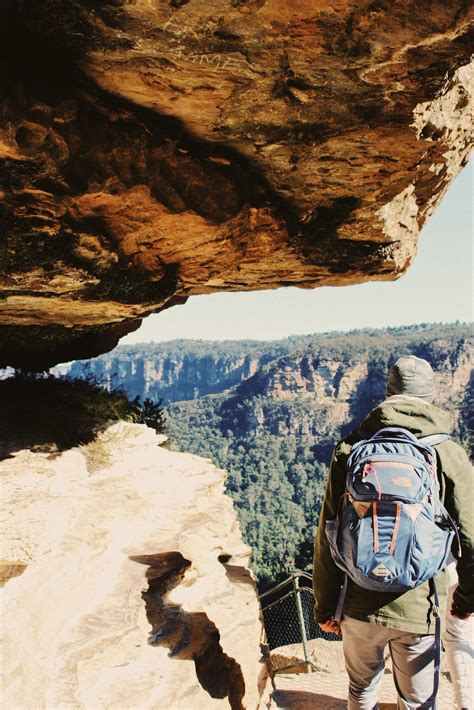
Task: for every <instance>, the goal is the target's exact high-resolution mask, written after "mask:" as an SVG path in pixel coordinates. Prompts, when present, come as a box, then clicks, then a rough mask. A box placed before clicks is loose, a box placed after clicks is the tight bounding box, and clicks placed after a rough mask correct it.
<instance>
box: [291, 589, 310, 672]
mask: <svg viewBox="0 0 474 710" xmlns="http://www.w3.org/2000/svg"><path fill="white" fill-rule="evenodd" d="M293 589H294V592H295V600H296V612H297V614H298V623H299V627H300V632H301V641H302V642H303V653H304V661H305V665H306V673H311V662H310V660H309V653H308V639H307V638H306V627H305V625H304V616H303V607H302V606H301V596H300V595H301V588H300V582H299V579H298V576H297V575H293Z"/></svg>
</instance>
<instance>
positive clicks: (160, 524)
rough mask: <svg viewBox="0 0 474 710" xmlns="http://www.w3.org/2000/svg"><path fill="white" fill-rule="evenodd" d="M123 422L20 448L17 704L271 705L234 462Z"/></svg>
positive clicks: (14, 490)
mask: <svg viewBox="0 0 474 710" xmlns="http://www.w3.org/2000/svg"><path fill="white" fill-rule="evenodd" d="M159 441H160V440H159V439H157V437H156V436H155V434H154V433H153V432H152V431H151V430H150V429H147V428H146V427H143V426H138V425H130V424H120V425H114V426H113V427H111V428H109V429H108V430H107V431H106V432H104V433H103V434H102V435H101V436H100V437H99V439H98V440H97V441H95V442H92V443H91V444H89V445H88V446H86V447H82V448H76V449H71V450H69V451H65V452H63V453H62V454H60V455H57V456H52V455H49V454H46V453H40V452H33V451H30V450H20V451H16V452H15V451H14V446H12V445H11V442H10V446H9V450H10V452H11V454H12V455H11V456H10V458H4V459H3V460H2V461H1V463H0V475H1V477H2V491H3V497H4V504H5V505H4V510H5V511H6V512H5V513H4V516H3V520H2V526H3V539H4V543H3V547H2V553H1V577H2V583H3V585H4V586H3V589H2V590H1V593H2V596H3V598H2V602H1V609H2V614H3V619H2V634H3V637H4V649H3V653H2V665H3V673H4V679H3V686H2V687H3V695H2V701H3V703H4V705H5V707H8V708H21V709H22V710H36V709H37V708H46V707H47V708H55V709H59V708H66V707H67V708H78V709H79V708H84V709H87V710H89V709H90V708H94V710H99V709H100V708H104V709H105V708H116V709H119V708H120V710H125V709H126V708H130V709H131V708H138V707H140V708H150V709H153V710H168V709H170V708H173V710H191V708H192V709H193V710H200V709H201V710H211V709H212V708H232V710H240V709H241V708H248V709H249V710H250V709H252V710H254V709H257V708H265V707H267V706H268V703H269V693H270V687H269V680H268V670H267V665H266V659H265V658H264V657H263V656H262V645H261V644H262V642H263V640H264V639H263V636H262V627H261V624H260V621H259V604H258V599H257V595H256V590H255V586H254V582H253V579H252V577H251V576H250V573H249V572H248V570H247V567H246V565H247V561H248V553H249V549H248V548H247V546H245V545H244V544H243V543H242V540H241V537H240V530H239V527H238V524H237V521H236V517H235V512H234V510H233V507H232V503H231V501H230V499H228V498H226V496H225V495H224V493H223V481H224V475H225V474H224V473H223V472H222V471H220V470H218V469H216V468H214V466H212V465H211V464H210V462H208V461H206V460H204V459H199V458H197V457H195V456H191V455H184V454H177V453H171V452H169V451H167V450H166V449H164V448H162V447H161V446H159V445H158V443H159Z"/></svg>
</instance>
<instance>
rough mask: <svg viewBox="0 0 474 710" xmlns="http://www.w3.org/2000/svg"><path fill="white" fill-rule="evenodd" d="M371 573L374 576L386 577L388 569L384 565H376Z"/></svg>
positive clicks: (388, 572)
mask: <svg viewBox="0 0 474 710" xmlns="http://www.w3.org/2000/svg"><path fill="white" fill-rule="evenodd" d="M372 574H373V575H375V576H376V577H388V575H389V574H390V570H389V569H388V567H385V565H377V567H376V568H375V569H373V570H372Z"/></svg>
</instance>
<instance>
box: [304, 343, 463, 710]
mask: <svg viewBox="0 0 474 710" xmlns="http://www.w3.org/2000/svg"><path fill="white" fill-rule="evenodd" d="M433 394H434V377H433V371H432V369H431V366H430V364H429V363H428V362H427V361H426V360H422V359H420V358H418V357H415V356H408V357H402V358H400V359H399V360H397V362H396V363H395V365H394V366H393V367H392V368H391V370H390V373H389V378H388V383H387V399H386V400H385V401H384V402H382V403H381V404H380V405H379V406H378V407H376V408H375V409H374V410H372V411H371V412H370V413H369V415H368V416H367V417H366V419H365V420H364V421H363V422H362V424H361V425H360V427H359V428H358V429H356V430H355V431H353V432H352V433H351V434H350V435H349V436H347V437H346V438H345V439H343V440H342V441H341V442H340V443H339V444H338V445H337V446H336V448H335V450H334V453H333V458H332V462H331V467H330V472H329V477H328V482H327V488H326V495H325V500H324V503H323V507H322V511H321V517H320V522H319V527H318V530H317V533H316V541H315V550H314V570H313V579H314V592H315V599H316V604H315V615H316V621H317V623H319V625H320V627H321V629H322V630H323V631H325V632H332V633H340V631H341V630H342V638H343V651H344V659H345V664H346V669H347V673H348V675H349V698H348V708H349V710H355V709H356V708H357V709H360V710H373V708H377V707H378V705H377V694H378V688H379V685H380V682H381V680H382V675H383V673H384V652H385V648H386V646H387V644H388V646H389V650H390V654H391V657H392V664H393V677H394V681H395V686H396V689H397V692H398V708H399V709H400V710H402V709H404V710H412V709H414V708H423V709H426V710H428V709H430V708H435V707H436V693H437V685H438V676H439V648H440V643H439V635H440V626H439V611H438V607H439V603H438V599H437V597H438V595H439V598H440V600H441V602H442V603H443V602H445V599H446V589H447V573H446V570H444V571H441V572H440V573H439V574H437V573H438V572H439V571H440V568H441V567H442V566H444V564H445V559H446V557H447V555H448V552H449V548H450V547H451V541H452V539H454V538H457V539H458V540H459V543H458V546H459V547H460V553H461V554H459V552H458V553H457V557H458V559H457V574H458V584H457V586H456V589H455V590H454V593H453V598H452V605H451V613H452V615H453V617H454V618H455V619H464V618H467V617H469V616H470V614H471V613H472V612H473V610H474V609H473V606H474V594H473V591H474V590H473V571H474V564H473V560H472V545H473V524H472V512H471V509H472V496H471V493H472V483H471V481H472V472H471V466H470V463H469V460H468V458H467V456H466V454H465V452H464V450H463V449H462V448H461V446H459V445H458V444H456V443H454V441H452V440H451V439H450V438H449V437H448V436H447V434H449V432H450V429H451V424H450V416H449V415H448V414H447V413H446V412H444V411H442V410H441V409H439V408H438V407H435V406H434V405H433V404H432V400H433ZM386 427H390V428H392V427H395V428H396V429H388V430H387V432H388V433H387V432H384V431H383V430H384V428H386ZM400 428H401V429H400ZM407 430H408V431H407ZM443 434H445V436H442V435H443ZM374 435H375V436H376V437H380V438H379V439H377V438H375V439H371V437H373V436H374ZM413 435H414V436H413ZM433 435H439V436H433ZM389 436H391V437H392V440H390V441H388V439H387V437H389ZM423 437H429V439H428V440H426V441H425V443H423ZM408 438H409V439H408ZM364 440H370V441H369V443H368V444H367V443H366V441H364ZM394 441H395V443H393V442H394ZM429 441H431V443H432V444H433V446H432V447H431V448H430V446H431V445H430V444H429V443H428V442H429ZM400 442H402V443H401V444H400ZM367 446H369V449H367ZM352 447H354V448H352ZM364 447H365V448H364ZM370 447H372V449H370ZM427 447H428V448H427ZM351 450H352V451H351ZM366 450H373V451H374V452H375V451H380V450H382V451H385V452H387V451H390V452H395V454H396V455H395V457H394V458H395V459H396V460H398V461H401V460H404V459H403V457H404V455H405V454H403V451H410V452H411V453H410V456H411V457H416V460H415V458H413V459H410V458H409V459H408V460H409V463H402V464H401V468H397V467H399V466H400V464H397V463H396V462H390V460H389V459H390V458H391V457H392V453H390V454H388V453H385V454H382V455H380V454H377V456H375V455H374V456H373V459H374V460H373V461H372V463H365V464H364V468H363V469H362V463H361V467H360V468H359V469H358V471H359V472H358V473H357V467H356V464H355V463H354V461H356V462H357V457H358V456H359V452H362V453H363V452H364V451H366ZM400 452H402V455H399V454H400ZM430 452H431V453H430ZM435 452H436V453H435ZM350 455H351V456H350ZM361 455H362V454H361ZM377 458H379V459H381V460H376V459H377ZM405 458H406V456H405ZM364 460H366V459H363V458H361V461H364ZM412 460H413V461H415V463H416V466H417V468H416V472H417V473H416V475H415V469H414V468H413V464H412V463H411V462H412ZM429 461H430V462H431V470H430V469H429V468H428V462H429ZM435 462H436V463H435ZM390 467H392V468H390ZM434 467H435V468H434ZM427 468H428V470H427V471H426V470H425V469H427ZM433 470H436V473H437V476H436V477H433ZM353 471H356V473H353ZM361 471H362V473H361ZM390 472H393V473H391V474H390ZM369 474H370V475H369ZM350 476H352V478H351V481H352V482H353V484H354V486H355V487H356V486H359V488H358V490H359V491H360V490H362V491H369V493H368V494H367V495H366V497H365V500H364V495H360V499H359V500H357V496H355V495H353V494H351V493H350V492H349V491H348V490H347V489H346V484H347V486H348V488H349V477H350ZM417 476H418V477H417ZM357 477H358V478H357ZM390 481H392V483H390ZM420 481H423V485H425V486H428V487H430V486H431V488H428V489H427V493H426V494H425V495H424V497H423V498H422V499H421V498H420V500H421V502H418V503H416V502H415V503H412V504H411V505H406V504H405V503H404V502H403V499H404V496H405V501H407V500H408V501H409V500H410V498H406V496H409V495H410V494H411V491H412V490H415V491H416V490H417V488H416V487H417V486H418V488H419V489H420V490H421V493H419V495H420V496H421V495H422V493H423V490H425V489H421V488H420V485H421V484H420ZM393 482H395V483H393ZM437 482H439V495H438V492H437V485H438V483H437ZM351 485H352V483H351ZM390 485H391V486H392V489H391V490H392V496H390V495H385V491H386V490H387V486H390ZM351 490H352V491H353V492H354V488H352V489H351ZM396 491H399V492H398V493H396ZM397 495H398V496H399V497H400V499H401V501H402V502H396V500H397ZM361 499H362V500H361ZM389 500H390V501H392V504H391V506H390V505H388V503H387V502H385V501H389ZM443 503H444V506H445V507H443V505H442V504H443ZM433 511H434V512H435V513H436V516H434V515H433V520H431V518H430V516H431V515H432V514H433ZM390 516H391V517H390ZM449 516H451V518H452V519H453V520H454V522H455V523H456V525H457V531H456V534H454V530H453V531H451V529H450V527H451V523H450V520H449ZM344 520H346V522H347V521H349V520H351V521H352V522H351V524H350V525H349V526H347V527H344ZM411 520H412V521H413V522H411ZM438 522H439V526H440V527H435V523H438ZM420 525H421V526H426V525H431V526H432V533H430V534H428V535H425V537H424V538H423V536H420V539H417V540H415V541H414V543H413V545H412V546H411V547H410V549H406V548H407V547H408V546H409V539H410V536H411V535H412V532H411V531H412V530H413V529H415V527H416V526H420ZM416 529H417V530H420V529H421V528H420V527H416ZM425 532H426V531H425ZM357 535H359V536H360V545H362V544H363V543H364V544H366V542H367V540H365V542H364V540H363V539H362V535H365V536H370V540H371V542H370V545H369V546H367V545H366V548H362V547H360V548H359V547H358V546H359V542H358V541H357V539H356V536H357ZM437 541H441V542H442V543H443V544H444V545H445V548H446V549H445V551H444V552H443V551H441V552H440V550H439V549H438V547H437V546H436V545H437ZM331 545H332V548H333V549H332V553H331ZM344 545H346V548H344ZM351 545H357V554H349V553H347V550H349V552H350V553H353V552H354V548H351V547H350V546H351ZM347 546H349V547H347ZM369 548H370V549H369ZM455 548H456V545H455V544H453V549H455ZM333 554H334V556H335V557H334V558H333ZM417 555H418V557H417ZM380 557H382V560H383V561H382V562H379V561H378V560H379V559H380ZM412 557H413V558H414V559H415V561H416V560H417V563H416V564H415V565H414V564H411V565H409V564H408V563H407V560H409V561H412ZM334 559H337V560H338V564H336V562H335V561H334ZM374 560H376V562H374ZM400 560H401V561H400ZM376 563H377V566H376V567H373V568H372V569H371V571H370V573H369V572H368V571H367V570H368V569H369V567H370V564H376ZM424 563H425V567H426V570H425V572H424V573H423V574H422V573H420V574H421V578H422V579H426V581H424V582H422V583H420V582H419V579H416V570H417V569H419V570H421V569H422V568H423V564H424ZM430 564H432V565H433V570H434V572H435V574H436V577H435V579H434V580H433V579H427V578H426V575H428V577H429V574H430V572H429V565H430ZM364 565H365V567H364ZM396 565H398V568H397V567H396ZM404 565H405V566H406V567H407V569H405V568H404ZM395 569H397V571H396V572H395V571H394V570H395ZM345 572H346V574H345ZM351 575H352V576H355V577H356V578H357V579H358V580H359V581H360V583H356V582H354V581H353V579H352V578H351ZM396 575H399V576H398V577H396ZM414 576H415V578H414ZM396 579H399V580H401V581H403V586H402V584H401V581H400V587H399V588H397V586H396V581H395V582H393V586H392V587H391V586H390V585H391V583H392V582H391V580H392V581H393V580H396ZM371 580H372V581H371ZM433 582H434V583H433ZM364 585H365V586H364ZM367 585H368V587H369V588H367ZM410 585H411V586H410ZM371 587H372V588H371ZM382 587H383V589H384V590H385V589H387V590H390V591H380V589H381V588H382ZM374 589H376V590H377V591H374ZM400 589H403V591H400ZM407 589H408V591H406V590H407ZM338 602H339V605H338ZM341 618H342V620H340V619H341ZM467 707H469V706H467Z"/></svg>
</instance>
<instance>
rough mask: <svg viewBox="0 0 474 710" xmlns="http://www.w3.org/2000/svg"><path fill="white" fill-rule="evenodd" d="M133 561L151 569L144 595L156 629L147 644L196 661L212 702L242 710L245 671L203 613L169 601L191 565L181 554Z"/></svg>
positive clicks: (198, 674) (200, 678) (200, 679)
mask: <svg viewBox="0 0 474 710" xmlns="http://www.w3.org/2000/svg"><path fill="white" fill-rule="evenodd" d="M130 559H131V560H133V561H134V562H140V563H141V564H146V565H149V567H148V570H147V573H146V576H147V579H148V580H149V587H148V590H147V591H145V592H143V594H142V596H143V600H144V601H145V607H146V614H147V619H148V621H149V622H150V624H151V626H152V628H153V631H152V633H151V635H150V637H149V639H148V643H149V644H150V645H151V646H165V647H167V648H168V649H169V656H170V657H171V658H176V659H178V660H188V661H194V666H195V670H196V676H197V679H198V681H199V683H200V685H201V686H202V688H203V689H204V690H205V691H206V692H207V693H209V695H210V696H211V698H228V700H229V704H230V707H231V708H232V710H242V709H243V705H242V699H243V697H244V695H245V681H244V677H243V674H242V669H241V667H240V666H239V664H238V663H237V662H236V661H235V659H234V658H231V657H230V656H228V655H227V654H226V653H224V651H223V648H222V646H221V645H220V643H219V641H220V633H219V630H218V628H217V627H216V625H215V624H214V622H213V621H211V620H210V619H209V617H208V616H207V614H205V613H203V612H192V613H191V612H185V611H184V610H183V608H182V607H181V606H179V605H177V604H172V603H171V602H169V601H167V599H166V596H167V594H168V592H170V591H171V590H172V589H173V588H174V587H176V586H177V585H178V584H179V583H180V582H181V580H182V579H183V577H184V574H185V572H186V569H187V568H188V567H189V566H190V565H191V562H190V561H189V560H187V559H185V558H184V557H183V556H182V555H181V553H179V552H165V553H157V554H152V555H136V556H133V557H130Z"/></svg>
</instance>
